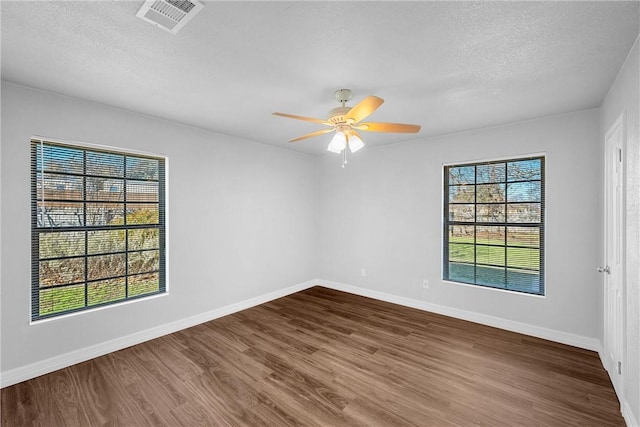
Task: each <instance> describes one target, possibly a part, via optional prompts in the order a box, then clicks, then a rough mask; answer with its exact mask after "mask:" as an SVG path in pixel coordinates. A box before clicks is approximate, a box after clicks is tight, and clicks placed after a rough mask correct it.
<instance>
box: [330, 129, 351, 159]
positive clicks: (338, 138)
mask: <svg viewBox="0 0 640 427" xmlns="http://www.w3.org/2000/svg"><path fill="white" fill-rule="evenodd" d="M346 147H347V137H346V136H345V134H344V133H343V132H336V134H335V135H333V138H331V142H330V143H329V146H328V147H327V151H331V152H332V153H336V154H340V153H342V150H344V149H345V148H346Z"/></svg>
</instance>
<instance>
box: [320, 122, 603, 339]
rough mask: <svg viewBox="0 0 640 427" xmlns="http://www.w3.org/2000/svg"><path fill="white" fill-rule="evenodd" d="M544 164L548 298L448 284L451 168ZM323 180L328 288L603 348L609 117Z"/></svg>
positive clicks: (426, 153)
mask: <svg viewBox="0 0 640 427" xmlns="http://www.w3.org/2000/svg"><path fill="white" fill-rule="evenodd" d="M425 120H426V119H425ZM425 123H428V121H425ZM425 128H426V129H427V130H428V125H427V126H425ZM532 153H545V154H546V202H547V209H546V215H547V216H546V236H547V237H546V297H544V298H541V297H535V296H530V295H524V294H517V293H511V292H506V291H498V290H493V289H488V288H482V287H477V286H468V285H460V284H453V283H445V282H443V281H442V280H441V277H442V273H441V263H442V257H441V250H442V248H441V246H442V240H441V234H442V182H443V181H442V180H443V178H442V174H443V169H442V166H443V164H445V163H453V162H466V161H473V160H487V159H493V158H505V157H507V158H509V157H517V156H521V155H527V154H532ZM319 174H320V175H319V179H320V187H319V197H320V220H319V221H320V232H319V238H320V245H319V256H320V261H319V277H320V278H321V279H326V280H328V281H335V282H339V283H343V284H347V285H351V286H357V287H361V288H366V289H367V290H373V291H376V292H383V293H386V294H390V295H396V296H400V297H403V298H408V299H412V300H414V301H424V302H426V303H428V304H434V305H438V306H443V307H447V308H449V309H454V310H464V311H466V312H471V313H477V314H478V315H480V316H493V317H498V318H500V319H504V320H505V321H507V322H519V323H526V324H528V325H532V326H534V327H538V328H547V329H549V330H552V331H556V332H558V333H559V335H563V334H568V336H572V337H574V338H575V339H574V340H573V341H575V342H579V341H584V340H583V339H582V338H587V340H586V341H590V342H592V343H596V345H597V341H596V338H598V335H597V331H598V330H599V329H598V328H599V324H600V321H601V320H600V319H599V318H598V315H597V313H598V308H599V305H600V298H599V295H600V294H599V286H600V278H599V277H598V273H596V271H595V267H596V266H597V265H598V262H599V253H600V252H599V248H600V247H601V233H600V232H599V230H600V228H601V201H600V199H601V193H602V190H601V187H602V184H601V174H600V144H599V112H598V110H597V109H592V110H586V111H580V112H575V113H571V114H565V115H561V116H555V117H549V118H543V119H539V120H535V121H528V122H523V123H517V124H512V125H508V126H502V127H495V128H489V129H484V130H478V131H473V132H466V133H461V134H455V135H450V136H445V137H440V138H432V139H425V140H421V141H416V142H411V143H404V144H396V145H390V146H383V147H375V148H365V149H363V150H362V151H361V152H358V153H357V155H354V156H353V157H352V159H351V160H350V162H349V164H348V166H347V168H345V169H341V168H340V166H339V162H338V159H337V158H336V157H334V156H324V157H322V158H321V160H320V169H319ZM361 268H365V269H366V273H367V276H366V277H361V274H360V273H361ZM423 279H428V280H429V282H430V287H429V288H428V289H423V288H422V281H423ZM556 335H558V334H556ZM569 341H571V340H569Z"/></svg>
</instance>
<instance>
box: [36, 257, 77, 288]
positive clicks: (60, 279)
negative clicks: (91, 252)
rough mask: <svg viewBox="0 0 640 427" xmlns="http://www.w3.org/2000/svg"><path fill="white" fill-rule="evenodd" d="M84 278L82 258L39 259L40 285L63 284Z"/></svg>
mask: <svg viewBox="0 0 640 427" xmlns="http://www.w3.org/2000/svg"><path fill="white" fill-rule="evenodd" d="M83 280H84V258H71V259H57V260H50V261H40V286H41V287H45V286H53V285H64V284H65V283H75V282H81V281H83Z"/></svg>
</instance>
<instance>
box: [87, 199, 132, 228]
mask: <svg viewBox="0 0 640 427" xmlns="http://www.w3.org/2000/svg"><path fill="white" fill-rule="evenodd" d="M123 216H124V205H123V204H121V203H108V202H106V203H87V225H88V226H96V225H122V224H124V221H123Z"/></svg>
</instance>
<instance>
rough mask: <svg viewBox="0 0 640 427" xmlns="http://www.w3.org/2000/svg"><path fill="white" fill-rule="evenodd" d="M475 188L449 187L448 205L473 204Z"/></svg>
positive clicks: (463, 186) (469, 186) (468, 186)
mask: <svg viewBox="0 0 640 427" xmlns="http://www.w3.org/2000/svg"><path fill="white" fill-rule="evenodd" d="M475 197H476V195H475V186H473V185H452V186H450V187H449V203H474V202H475Z"/></svg>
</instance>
